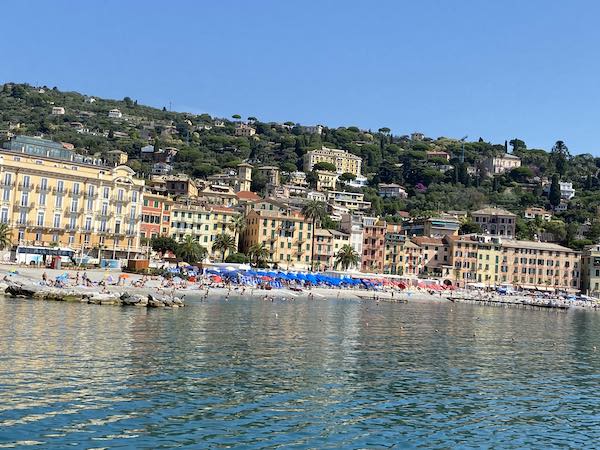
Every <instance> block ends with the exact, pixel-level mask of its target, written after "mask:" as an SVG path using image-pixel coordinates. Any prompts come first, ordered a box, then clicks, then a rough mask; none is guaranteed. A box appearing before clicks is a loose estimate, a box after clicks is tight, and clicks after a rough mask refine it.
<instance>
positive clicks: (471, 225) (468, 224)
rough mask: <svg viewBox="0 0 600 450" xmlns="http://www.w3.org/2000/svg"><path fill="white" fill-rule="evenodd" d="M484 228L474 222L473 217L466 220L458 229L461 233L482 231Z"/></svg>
mask: <svg viewBox="0 0 600 450" xmlns="http://www.w3.org/2000/svg"><path fill="white" fill-rule="evenodd" d="M482 232H483V230H482V229H481V226H480V225H479V224H478V223H475V222H473V219H468V220H465V221H464V222H463V223H462V224H461V225H460V228H459V229H458V233H459V234H473V233H482Z"/></svg>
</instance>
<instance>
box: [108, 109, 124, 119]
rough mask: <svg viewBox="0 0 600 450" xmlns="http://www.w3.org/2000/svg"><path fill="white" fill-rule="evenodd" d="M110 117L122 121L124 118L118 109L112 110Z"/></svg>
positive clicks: (109, 113)
mask: <svg viewBox="0 0 600 450" xmlns="http://www.w3.org/2000/svg"><path fill="white" fill-rule="evenodd" d="M108 117H109V118H111V119H120V118H121V117H123V113H122V112H121V111H120V110H118V109H117V108H115V109H111V110H110V111H109V112H108Z"/></svg>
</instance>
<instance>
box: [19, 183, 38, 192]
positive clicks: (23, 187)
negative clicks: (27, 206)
mask: <svg viewBox="0 0 600 450" xmlns="http://www.w3.org/2000/svg"><path fill="white" fill-rule="evenodd" d="M34 187H35V186H34V185H33V184H32V183H29V184H23V183H19V190H20V191H31V190H32V189H33V188H34Z"/></svg>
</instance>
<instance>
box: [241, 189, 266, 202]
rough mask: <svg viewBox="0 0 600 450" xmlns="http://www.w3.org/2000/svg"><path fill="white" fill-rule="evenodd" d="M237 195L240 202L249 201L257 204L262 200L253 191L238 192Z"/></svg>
mask: <svg viewBox="0 0 600 450" xmlns="http://www.w3.org/2000/svg"><path fill="white" fill-rule="evenodd" d="M235 195H236V197H237V198H238V199H239V200H248V201H252V202H257V201H259V200H261V198H260V196H259V195H258V194H256V193H255V192H252V191H239V192H236V194H235Z"/></svg>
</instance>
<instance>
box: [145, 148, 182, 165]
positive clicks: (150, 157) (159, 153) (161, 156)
mask: <svg viewBox="0 0 600 450" xmlns="http://www.w3.org/2000/svg"><path fill="white" fill-rule="evenodd" d="M177 152H178V150H177V149H176V148H175V147H167V148H159V149H155V148H154V145H145V146H144V147H142V149H141V150H140V158H141V160H142V161H150V162H155V163H156V162H162V163H171V162H172V161H173V158H175V155H177Z"/></svg>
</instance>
